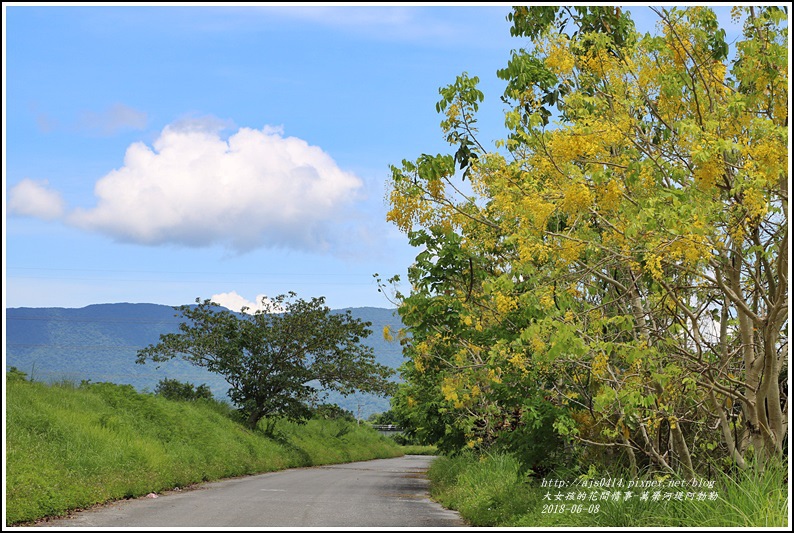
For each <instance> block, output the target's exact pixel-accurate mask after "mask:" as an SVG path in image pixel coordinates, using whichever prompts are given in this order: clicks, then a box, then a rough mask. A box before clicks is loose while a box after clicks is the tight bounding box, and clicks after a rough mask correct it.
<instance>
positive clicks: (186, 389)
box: [154, 378, 212, 401]
mask: <svg viewBox="0 0 794 533" xmlns="http://www.w3.org/2000/svg"><path fill="white" fill-rule="evenodd" d="M154 393H155V394H157V395H159V396H162V397H164V398H167V399H169V400H183V401H193V400H211V399H212V391H211V390H210V388H209V386H207V384H206V383H203V384H201V385H199V386H198V387H196V386H195V385H193V384H192V383H184V382H182V381H179V380H176V379H168V378H165V379H161V380H160V381H159V382H158V383H157V386H156V387H155V388H154Z"/></svg>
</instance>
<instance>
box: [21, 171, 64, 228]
mask: <svg viewBox="0 0 794 533" xmlns="http://www.w3.org/2000/svg"><path fill="white" fill-rule="evenodd" d="M48 185H49V184H48V182H47V181H46V180H43V181H34V180H31V179H27V178H25V179H23V180H22V181H20V182H19V183H18V184H16V185H15V186H14V187H12V188H11V190H10V191H9V192H8V209H9V212H11V213H12V214H15V215H22V216H31V217H36V218H43V219H45V220H53V219H56V218H59V217H61V216H62V215H63V212H64V202H63V198H61V195H60V194H59V193H58V192H57V191H53V190H51V189H49V188H48Z"/></svg>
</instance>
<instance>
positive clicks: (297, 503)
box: [39, 455, 465, 528]
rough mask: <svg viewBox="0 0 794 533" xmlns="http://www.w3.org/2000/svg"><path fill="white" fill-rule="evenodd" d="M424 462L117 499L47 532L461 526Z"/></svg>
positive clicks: (313, 471)
mask: <svg viewBox="0 0 794 533" xmlns="http://www.w3.org/2000/svg"><path fill="white" fill-rule="evenodd" d="M431 460H432V458H431V457H426V456H421V455H406V456H404V457H398V458H395V459H376V460H374V461H362V462H357V463H348V464H342V465H330V466H319V467H312V468H297V469H292V470H284V471H281V472H272V473H268V474H261V475H257V476H247V477H242V478H234V479H228V480H224V481H217V482H213V483H204V484H202V485H199V486H198V487H197V488H194V489H191V490H184V491H181V492H169V493H167V494H162V495H160V497H158V498H138V499H136V500H125V501H120V502H116V503H112V504H109V505H106V506H102V507H98V508H95V509H90V510H87V511H82V512H79V513H77V514H75V515H73V516H71V517H68V518H63V519H56V520H50V521H47V522H43V523H41V524H39V525H41V526H49V527H78V526H90V527H201V526H203V527H334V526H337V527H421V528H428V527H461V526H464V525H465V524H464V523H463V521H462V520H461V519H460V517H459V515H458V514H457V513H456V512H453V511H449V510H445V509H444V508H442V507H441V506H440V505H438V504H437V503H434V502H432V501H430V500H429V499H428V495H427V484H428V481H427V479H426V478H425V476H424V472H425V471H426V470H427V467H428V465H429V464H430V461H431Z"/></svg>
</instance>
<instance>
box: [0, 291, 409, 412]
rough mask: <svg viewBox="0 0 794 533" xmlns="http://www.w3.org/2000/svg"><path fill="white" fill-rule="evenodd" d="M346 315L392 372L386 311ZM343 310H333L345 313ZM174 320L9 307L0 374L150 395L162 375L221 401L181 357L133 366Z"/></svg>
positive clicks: (138, 312)
mask: <svg viewBox="0 0 794 533" xmlns="http://www.w3.org/2000/svg"><path fill="white" fill-rule="evenodd" d="M349 310H350V312H351V314H352V315H353V317H354V318H359V319H361V320H364V321H367V322H371V323H372V326H371V329H372V335H370V336H369V337H368V338H367V339H364V343H365V344H367V345H369V346H371V347H372V348H373V350H374V352H375V357H376V359H377V360H378V362H379V363H381V364H384V365H386V366H389V367H392V368H395V369H396V368H397V367H398V366H399V365H400V364H402V352H401V350H400V345H399V343H398V342H388V341H386V340H385V339H384V338H383V329H384V327H385V326H387V325H388V326H390V327H391V328H392V329H393V330H395V331H396V330H397V329H399V328H400V327H402V323H401V322H400V318H399V316H398V315H397V313H396V311H395V310H393V309H382V308H377V307H360V308H350V309H349ZM345 311H347V309H340V310H335V311H334V312H345ZM179 323H180V318H179V314H178V312H177V311H176V310H174V308H172V307H170V306H167V305H157V304H130V303H116V304H97V305H89V306H87V307H82V308H79V309H72V308H61V307H38V308H31V307H17V308H9V309H6V370H7V369H8V368H10V367H12V366H15V367H17V368H18V369H19V370H21V371H23V372H25V373H26V374H28V376H30V377H32V378H33V379H34V380H37V381H47V382H52V381H60V380H68V381H74V382H77V383H79V382H80V381H82V380H91V381H93V382H98V381H110V382H114V383H127V384H130V385H133V386H134V387H135V388H136V389H138V390H141V391H146V390H148V391H152V390H154V388H155V386H156V385H157V383H158V382H159V381H160V380H161V379H163V378H170V379H178V380H179V381H187V382H191V383H194V384H196V385H200V384H202V383H206V384H207V385H208V386H209V387H210V388H211V389H212V393H213V395H214V396H215V397H216V398H219V399H220V398H226V392H227V390H228V388H229V387H228V385H227V383H226V382H225V381H224V380H223V378H222V377H220V376H218V375H216V374H212V373H210V372H207V371H206V370H204V369H202V368H198V367H195V366H193V365H191V364H189V363H186V362H184V361H181V360H171V361H168V362H166V363H161V364H160V366H159V368H158V367H157V365H155V364H154V363H146V364H145V365H138V364H135V357H136V354H137V352H138V350H139V349H141V348H145V347H146V346H148V345H150V344H155V343H157V342H158V341H159V339H160V335H161V334H164V333H175V332H177V331H178V326H179ZM328 401H329V402H332V403H337V404H338V405H339V406H340V407H342V408H344V409H347V410H349V411H352V412H353V413H354V414H357V415H358V416H360V417H361V418H367V417H368V416H369V415H371V414H373V413H379V412H383V411H386V410H387V409H388V408H389V400H388V399H384V398H378V397H376V396H372V395H367V394H356V395H352V396H349V397H347V398H344V397H342V396H340V395H336V394H335V395H332V396H330V397H329V399H328Z"/></svg>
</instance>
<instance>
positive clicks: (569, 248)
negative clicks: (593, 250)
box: [558, 239, 585, 265]
mask: <svg viewBox="0 0 794 533" xmlns="http://www.w3.org/2000/svg"><path fill="white" fill-rule="evenodd" d="M584 249H585V245H584V243H583V242H576V241H572V240H570V239H563V241H562V242H561V243H560V248H559V250H558V253H559V256H560V259H562V261H563V262H564V263H565V264H566V265H568V264H571V263H573V262H574V261H576V260H577V259H579V257H581V255H582V252H583V251H584Z"/></svg>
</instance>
